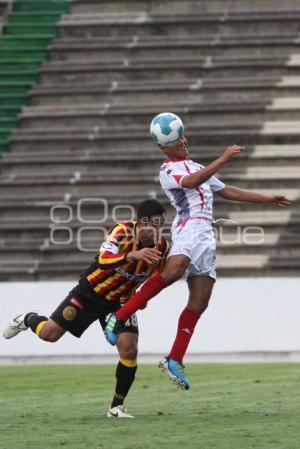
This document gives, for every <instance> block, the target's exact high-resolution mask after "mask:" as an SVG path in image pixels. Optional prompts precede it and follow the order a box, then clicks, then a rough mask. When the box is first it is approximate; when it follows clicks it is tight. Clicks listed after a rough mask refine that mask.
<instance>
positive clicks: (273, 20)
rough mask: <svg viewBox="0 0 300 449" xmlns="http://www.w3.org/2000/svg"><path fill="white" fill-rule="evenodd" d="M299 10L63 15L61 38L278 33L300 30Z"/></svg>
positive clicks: (60, 24) (60, 25) (60, 26)
mask: <svg viewBox="0 0 300 449" xmlns="http://www.w3.org/2000/svg"><path fill="white" fill-rule="evenodd" d="M299 18H300V9H299V8H298V10H291V11H280V12H275V11H260V10H257V11H253V10H252V11H247V12H231V11H230V12H226V13H207V14H206V13H201V14H199V13H197V12H195V11H194V12H193V13H192V14H172V13H170V12H169V13H168V14H156V13H154V14H148V13H139V12H130V13H116V14H103V13H102V14H101V13H92V14H77V13H70V14H67V15H65V16H63V17H62V19H61V20H60V23H59V28H60V36H62V37H101V36H104V37H106V36H110V37H121V36H124V35H128V34H131V35H133V36H145V35H148V36H149V35H158V34H161V35H169V36H170V35H171V36H178V35H182V34H187V33H188V34H190V35H195V34H196V35H199V34H201V35H206V34H226V35H230V34H231V33H241V34H243V33H247V34H249V33H257V34H264V33H276V32H277V33H278V34H282V33H284V32H297V31H299Z"/></svg>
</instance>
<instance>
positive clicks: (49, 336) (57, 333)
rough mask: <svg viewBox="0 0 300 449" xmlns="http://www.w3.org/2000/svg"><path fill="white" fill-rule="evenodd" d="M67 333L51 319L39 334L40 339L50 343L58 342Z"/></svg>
mask: <svg viewBox="0 0 300 449" xmlns="http://www.w3.org/2000/svg"><path fill="white" fill-rule="evenodd" d="M65 332H66V331H65V330H64V329H63V328H62V327H61V326H59V325H58V324H57V323H55V322H54V321H52V320H51V319H49V320H48V321H47V323H46V324H45V326H44V327H43V328H42V329H41V331H40V333H39V335H38V336H39V338H40V339H41V340H44V341H48V342H49V343H55V342H56V341H58V340H59V339H60V338H61V337H62V336H63V335H64V333H65Z"/></svg>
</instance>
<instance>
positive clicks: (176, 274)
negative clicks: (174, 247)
mask: <svg viewBox="0 0 300 449" xmlns="http://www.w3.org/2000/svg"><path fill="white" fill-rule="evenodd" d="M188 264H189V259H188V257H186V256H171V257H170V258H169V259H168V261H167V265H166V267H165V269H164V271H163V272H162V277H163V278H164V281H165V283H166V284H167V285H171V284H173V283H174V282H176V281H178V279H180V278H181V277H182V276H183V274H184V272H185V270H186V268H187V266H188Z"/></svg>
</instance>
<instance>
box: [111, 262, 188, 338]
mask: <svg viewBox="0 0 300 449" xmlns="http://www.w3.org/2000/svg"><path fill="white" fill-rule="evenodd" d="M189 261H190V259H189V258H188V257H187V256H184V255H176V256H171V257H169V258H168V260H167V263H166V266H165V269H164V270H163V271H162V273H159V274H156V275H154V276H152V277H151V278H150V279H148V281H146V282H145V283H144V284H143V285H142V287H141V288H140V290H139V291H138V292H137V293H135V294H134V295H133V296H132V297H131V298H130V299H129V300H128V301H126V303H125V304H124V306H123V307H121V309H119V310H118V311H117V312H116V313H115V314H111V315H110V316H109V317H108V320H107V324H106V327H105V335H106V338H107V340H108V341H109V343H110V344H111V345H115V344H116V342H117V339H118V329H119V327H120V326H121V325H122V323H123V322H125V321H126V320H127V319H128V318H129V317H130V316H131V315H132V314H133V313H135V312H136V311H137V310H139V309H142V308H143V307H144V306H145V305H146V304H147V302H148V301H150V299H152V298H154V296H156V295H158V293H160V292H161V291H162V290H163V289H164V288H165V287H167V286H168V285H171V284H173V283H174V282H176V281H177V280H178V279H180V278H181V276H183V274H184V272H185V270H186V268H187V267H188V264H189ZM170 306H171V304H170Z"/></svg>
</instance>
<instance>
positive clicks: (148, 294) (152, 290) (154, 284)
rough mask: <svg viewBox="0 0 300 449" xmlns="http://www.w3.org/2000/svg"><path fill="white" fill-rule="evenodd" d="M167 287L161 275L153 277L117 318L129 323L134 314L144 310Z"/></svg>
mask: <svg viewBox="0 0 300 449" xmlns="http://www.w3.org/2000/svg"><path fill="white" fill-rule="evenodd" d="M165 287H166V283H165V280H164V278H163V277H162V275H161V274H160V273H159V274H156V275H155V276H152V277H151V278H150V279H148V280H147V281H146V282H145V283H144V284H143V285H142V287H141V288H140V290H139V291H138V292H137V293H135V294H134V295H133V296H131V298H130V299H129V300H128V301H126V303H125V304H124V306H123V307H121V308H120V309H119V310H118V311H117V312H116V314H115V315H116V317H117V318H119V319H120V320H122V321H127V320H128V318H129V317H130V316H131V315H132V314H133V313H135V312H136V311H137V310H138V309H141V308H143V307H144V306H145V304H146V303H147V302H148V301H149V300H150V299H151V298H153V297H154V296H156V295H157V294H158V293H159V292H160V291H161V290H162V289H163V288H165Z"/></svg>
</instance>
